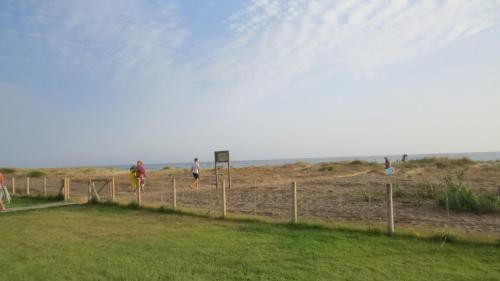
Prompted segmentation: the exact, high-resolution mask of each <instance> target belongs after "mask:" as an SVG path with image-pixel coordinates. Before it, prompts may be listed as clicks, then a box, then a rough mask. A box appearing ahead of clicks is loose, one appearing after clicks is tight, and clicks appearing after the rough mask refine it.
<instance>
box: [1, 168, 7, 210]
mask: <svg viewBox="0 0 500 281" xmlns="http://www.w3.org/2000/svg"><path fill="white" fill-rule="evenodd" d="M4 181H5V178H4V176H3V174H2V173H0V211H5V210H6V209H5V205H4V204H3V197H4V190H3V183H4Z"/></svg>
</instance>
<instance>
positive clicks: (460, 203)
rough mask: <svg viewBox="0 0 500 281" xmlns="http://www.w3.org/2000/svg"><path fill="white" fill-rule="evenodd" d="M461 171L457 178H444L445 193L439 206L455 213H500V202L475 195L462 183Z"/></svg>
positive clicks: (492, 198)
mask: <svg viewBox="0 0 500 281" xmlns="http://www.w3.org/2000/svg"><path fill="white" fill-rule="evenodd" d="M463 177H464V174H463V171H462V172H460V173H459V174H458V176H457V181H454V180H453V178H452V177H445V185H446V192H445V194H443V195H442V196H441V198H439V204H440V205H441V206H444V207H447V208H449V209H450V210H452V211H456V212H474V213H491V212H500V201H499V200H498V199H496V198H494V197H493V196H486V195H477V194H475V193H474V192H473V191H472V189H471V188H470V187H469V186H468V185H467V184H465V183H464V182H463Z"/></svg>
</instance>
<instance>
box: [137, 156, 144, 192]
mask: <svg viewBox="0 0 500 281" xmlns="http://www.w3.org/2000/svg"><path fill="white" fill-rule="evenodd" d="M135 177H136V178H137V181H138V182H139V183H140V185H141V186H140V189H139V191H142V192H144V185H145V178H146V169H145V168H144V163H143V162H142V161H141V160H138V161H137V165H135Z"/></svg>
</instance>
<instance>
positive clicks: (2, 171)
mask: <svg viewBox="0 0 500 281" xmlns="http://www.w3.org/2000/svg"><path fill="white" fill-rule="evenodd" d="M0 172H1V173H2V174H13V173H15V172H16V169H13V168H1V169H0Z"/></svg>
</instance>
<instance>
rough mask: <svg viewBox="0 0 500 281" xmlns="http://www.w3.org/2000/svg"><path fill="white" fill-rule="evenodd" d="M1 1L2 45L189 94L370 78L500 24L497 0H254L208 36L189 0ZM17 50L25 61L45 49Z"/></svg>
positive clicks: (130, 83) (144, 86) (146, 87)
mask: <svg viewBox="0 0 500 281" xmlns="http://www.w3.org/2000/svg"><path fill="white" fill-rule="evenodd" d="M1 5H2V11H1V13H0V21H1V23H2V25H3V28H2V30H0V32H1V34H0V35H1V36H2V37H3V38H7V40H6V41H4V43H3V44H6V45H5V46H3V48H2V43H1V42H0V51H1V50H2V49H3V50H9V51H10V49H12V48H11V46H10V45H9V44H8V43H5V42H11V41H15V40H24V41H25V42H26V45H30V44H31V45H33V44H34V45H35V46H37V47H41V48H47V49H48V50H49V52H50V53H51V54H53V55H54V56H55V60H56V61H57V63H58V64H59V65H60V66H62V67H61V68H62V69H65V68H67V67H74V68H77V69H82V70H84V71H85V73H86V75H94V76H109V77H111V78H114V81H116V82H117V83H116V84H117V85H121V86H122V87H123V88H127V89H131V91H141V92H157V93H166V92H173V91H178V92H186V91H193V89H192V88H189V87H191V85H209V86H206V87H205V88H204V87H203V86H200V87H199V88H202V89H204V90H207V91H208V90H210V91H212V92H214V93H215V92H227V93H239V95H240V96H245V95H247V94H249V93H256V92H258V93H269V92H275V91H277V90H280V89H283V88H285V87H288V86H289V85H291V84H292V83H293V82H294V81H297V80H300V79H303V78H304V77H308V76H317V75H323V76H325V75H326V76H329V75H331V74H332V73H335V72H338V71H346V70H347V71H348V72H349V73H351V75H354V76H360V75H361V76H363V77H372V76H374V75H375V74H376V73H377V72H378V71H380V70H382V69H383V67H384V66H386V65H389V64H391V63H395V62H401V61H405V60H408V59H412V58H416V57H419V56H422V55H425V54H426V53H429V52H432V51H433V50H436V49H439V48H442V47H444V46H447V45H449V44H451V43H453V42H456V41H458V40H461V39H463V38H467V37H470V36H472V35H474V34H476V33H478V32H481V31H483V30H485V29H487V28H490V27H492V26H494V25H496V24H498V23H499V21H500V0H422V1H410V0H400V1H388V0H387V1H386V0H370V1H369V0H350V1H309V0H290V1H272V0H254V1H251V2H249V3H248V4H245V5H243V7H242V8H241V9H240V10H238V11H235V12H234V13H233V14H232V15H230V16H228V17H227V18H226V21H225V22H226V25H227V28H228V30H227V32H226V33H224V34H225V36H226V35H227V37H225V38H210V37H208V38H207V37H203V38H204V41H201V40H196V36H197V34H193V33H192V31H190V30H188V28H187V26H188V25H187V24H186V21H189V20H196V19H187V18H181V17H180V13H179V5H182V2H176V1H133V0H108V1H97V0H90V1H86V0H76V1H63V0H47V1H41V2H37V1H33V2H25V1H9V0H4V2H3V3H2V4H1ZM19 17H21V19H19ZM12 18H18V22H20V23H21V25H15V24H14V23H12V20H11V19H12ZM221 33H222V32H221ZM188 39H189V40H188ZM210 40H212V42H207V41H210ZM186 42H189V43H186ZM20 45H22V44H20ZM201 46H210V48H202V47H201ZM189 49H190V50H198V51H196V52H192V53H190V52H188V50H189ZM18 52H20V53H21V55H19V54H18V57H23V59H24V60H27V61H30V60H37V59H40V58H42V57H44V56H45V55H46V54H45V53H44V52H43V51H40V52H37V51H33V50H28V51H26V54H22V52H23V50H18ZM2 53H4V54H5V52H2ZM184 54H192V55H193V56H192V57H188V58H186V56H185V55H184ZM0 56H2V55H0ZM0 59H1V57H0ZM179 88H181V89H182V90H179ZM188 88H189V89H188ZM121 90H122V89H118V91H121Z"/></svg>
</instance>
